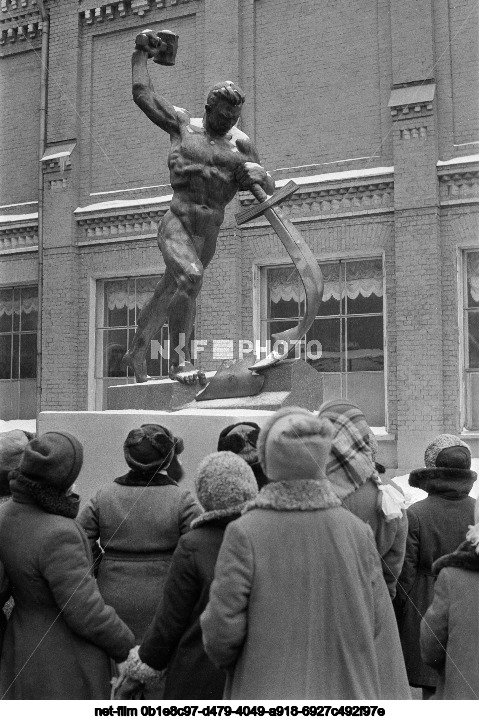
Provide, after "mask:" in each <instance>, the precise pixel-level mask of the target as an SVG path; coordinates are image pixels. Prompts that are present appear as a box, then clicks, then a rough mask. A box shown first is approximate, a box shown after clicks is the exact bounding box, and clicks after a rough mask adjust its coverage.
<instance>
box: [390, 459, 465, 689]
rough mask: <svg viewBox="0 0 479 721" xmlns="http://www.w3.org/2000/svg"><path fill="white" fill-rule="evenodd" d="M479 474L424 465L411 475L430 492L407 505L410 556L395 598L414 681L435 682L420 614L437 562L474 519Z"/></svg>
mask: <svg viewBox="0 0 479 721" xmlns="http://www.w3.org/2000/svg"><path fill="white" fill-rule="evenodd" d="M475 477H476V474H475V473H473V472H472V471H466V470H457V469H451V468H449V469H448V468H424V469H419V470H417V471H413V472H412V473H411V474H410V478H409V483H410V485H412V486H414V487H416V488H422V489H423V490H425V491H426V492H427V493H429V496H428V497H427V498H425V499H424V500H422V501H418V502H417V503H414V504H413V505H412V506H409V508H408V509H407V515H408V521H409V530H408V538H407V544H406V557H405V559H404V565H403V569H402V572H401V575H400V577H399V581H398V585H397V596H396V602H395V605H396V610H397V615H398V623H399V631H400V636H401V644H402V648H403V653H404V660H405V663H406V670H407V673H408V678H409V683H410V684H411V685H412V686H436V684H437V683H438V675H437V672H436V671H435V670H434V669H433V668H431V667H430V666H427V665H426V664H425V663H424V662H423V661H422V659H421V651H420V648H419V636H420V624H421V618H422V617H423V616H424V614H425V613H426V610H427V608H428V606H429V605H430V604H431V602H432V599H433V595H434V576H433V573H432V564H433V563H434V561H436V560H437V559H438V558H439V557H440V556H443V555H444V554H446V553H451V552H452V551H454V550H455V549H456V548H457V547H458V545H459V544H460V543H461V542H462V540H463V539H464V538H465V535H466V532H467V528H468V526H469V525H470V524H473V523H474V499H473V498H471V497H470V496H468V493H469V491H470V489H471V487H472V484H473V483H474V480H475Z"/></svg>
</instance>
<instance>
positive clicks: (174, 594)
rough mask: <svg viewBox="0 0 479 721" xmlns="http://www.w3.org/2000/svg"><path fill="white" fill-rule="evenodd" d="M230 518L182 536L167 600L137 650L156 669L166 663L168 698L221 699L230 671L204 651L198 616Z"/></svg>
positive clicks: (205, 599) (214, 520)
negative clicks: (216, 665)
mask: <svg viewBox="0 0 479 721" xmlns="http://www.w3.org/2000/svg"><path fill="white" fill-rule="evenodd" d="M199 520H200V519H198V521H199ZM230 520H232V519H231V518H223V519H213V520H210V521H205V522H204V524H202V525H200V526H199V527H196V528H194V529H192V530H191V531H190V532H189V533H186V534H185V535H184V536H182V537H181V538H180V541H179V543H178V546H177V548H176V550H175V552H174V554H173V560H172V564H171V567H170V571H169V574H168V578H167V580H166V585H165V589H164V595H163V601H162V603H161V604H160V606H159V608H158V611H157V612H156V614H155V617H154V619H153V621H152V623H151V625H150V627H149V629H148V630H147V632H146V634H145V638H144V639H143V642H142V644H141V646H140V648H139V656H140V658H141V660H142V661H143V662H144V663H146V664H148V665H149V666H152V667H153V668H156V669H158V670H161V669H163V668H165V667H166V666H168V670H167V676H166V684H165V695H164V698H165V699H183V700H185V699H204V700H206V699H210V700H214V699H222V698H223V690H224V686H225V681H226V674H225V673H224V671H221V670H220V669H218V668H216V667H215V666H214V665H213V663H212V662H211V661H210V659H209V658H208V656H207V655H206V653H205V650H204V648H203V641H202V638H201V628H200V615H201V614H202V612H203V611H204V609H205V607H206V604H207V603H208V596H209V590H210V585H211V582H212V580H213V576H214V571H215V564H216V559H217V557H218V553H219V550H220V546H221V542H222V540H223V535H224V532H225V528H226V526H227V524H228V522H229V521H230Z"/></svg>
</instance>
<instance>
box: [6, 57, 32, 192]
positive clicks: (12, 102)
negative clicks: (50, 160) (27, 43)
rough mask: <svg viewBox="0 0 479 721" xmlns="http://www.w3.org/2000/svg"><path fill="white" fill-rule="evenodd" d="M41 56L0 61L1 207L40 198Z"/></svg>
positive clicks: (9, 58)
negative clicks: (39, 124)
mask: <svg viewBox="0 0 479 721" xmlns="http://www.w3.org/2000/svg"><path fill="white" fill-rule="evenodd" d="M39 104H40V55H39V53H38V52H37V51H35V50H32V49H28V51H27V50H25V51H24V52H15V53H10V54H9V55H6V56H5V57H3V58H1V59H0V205H8V204H11V203H21V202H28V201H30V200H37V198H38V133H39V126H38V122H39V117H40V113H39Z"/></svg>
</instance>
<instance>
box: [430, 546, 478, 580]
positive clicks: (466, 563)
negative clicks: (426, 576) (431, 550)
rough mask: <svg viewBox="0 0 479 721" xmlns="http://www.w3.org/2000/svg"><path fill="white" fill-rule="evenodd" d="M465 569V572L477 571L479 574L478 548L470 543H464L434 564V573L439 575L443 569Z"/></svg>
mask: <svg viewBox="0 0 479 721" xmlns="http://www.w3.org/2000/svg"><path fill="white" fill-rule="evenodd" d="M448 567H449V568H463V569H464V570H465V571H476V573H479V555H478V553H477V551H476V548H475V547H474V546H473V544H472V543H470V542H469V541H464V542H463V543H461V545H460V546H459V547H458V548H457V549H456V550H455V551H454V553H448V554H447V556H441V558H438V559H437V561H435V562H434V563H433V564H432V572H433V573H434V575H435V576H437V575H438V573H439V571H440V570H441V569H442V568H448Z"/></svg>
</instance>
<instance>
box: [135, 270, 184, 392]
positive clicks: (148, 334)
mask: <svg viewBox="0 0 479 721" xmlns="http://www.w3.org/2000/svg"><path fill="white" fill-rule="evenodd" d="M175 291H176V283H175V279H174V277H173V275H172V274H171V273H170V272H169V270H168V269H166V271H165V274H164V276H163V278H161V280H160V281H159V282H158V284H157V286H156V288H155V292H154V293H153V296H152V297H151V298H150V300H149V301H148V303H147V304H146V305H145V307H144V308H143V309H142V311H141V313H140V315H139V316H138V319H137V323H138V327H137V329H136V333H135V336H134V338H133V341H132V343H131V345H130V347H129V348H128V351H127V353H126V354H125V355H124V357H123V361H124V362H125V363H126V364H127V365H128V367H129V368H131V370H133V372H134V373H135V377H136V381H137V383H144V382H145V381H146V380H147V373H146V354H147V352H148V349H149V348H150V343H151V341H152V339H153V338H154V337H155V335H156V334H157V333H158V332H159V331H160V329H161V328H162V326H163V324H164V323H165V322H166V319H167V314H168V305H169V302H170V300H171V298H172V297H173V296H174V294H175Z"/></svg>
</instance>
